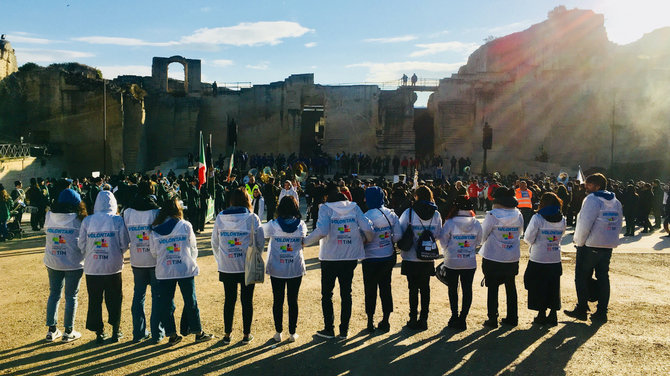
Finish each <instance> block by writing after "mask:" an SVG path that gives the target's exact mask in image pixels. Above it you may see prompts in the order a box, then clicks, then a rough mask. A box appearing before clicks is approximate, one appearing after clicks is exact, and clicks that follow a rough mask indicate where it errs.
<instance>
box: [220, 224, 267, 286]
mask: <svg viewBox="0 0 670 376" xmlns="http://www.w3.org/2000/svg"><path fill="white" fill-rule="evenodd" d="M252 226H253V228H254V232H255V240H256V244H258V245H259V248H262V247H263V245H264V244H265V238H264V235H263V228H262V227H261V220H260V219H259V218H258V216H257V215H256V214H254V213H239V214H223V213H219V215H218V216H217V217H216V221H215V222H214V228H213V229H212V251H213V253H214V258H215V259H216V263H217V264H218V270H219V271H220V272H223V273H244V263H245V261H246V258H247V249H248V248H249V245H250V244H251V227H252Z"/></svg>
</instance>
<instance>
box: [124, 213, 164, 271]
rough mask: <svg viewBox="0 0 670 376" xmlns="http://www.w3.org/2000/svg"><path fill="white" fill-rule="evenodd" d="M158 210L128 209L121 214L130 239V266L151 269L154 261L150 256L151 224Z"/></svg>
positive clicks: (154, 264) (154, 263)
mask: <svg viewBox="0 0 670 376" xmlns="http://www.w3.org/2000/svg"><path fill="white" fill-rule="evenodd" d="M159 211H160V209H153V210H135V209H132V208H128V209H126V210H125V211H124V212H123V220H124V222H125V223H126V229H127V230H128V238H129V239H130V265H132V266H134V267H136V268H152V267H154V266H156V259H155V258H154V256H152V255H151V252H150V250H149V245H150V241H151V224H152V223H153V222H154V219H156V216H157V215H158V212H159Z"/></svg>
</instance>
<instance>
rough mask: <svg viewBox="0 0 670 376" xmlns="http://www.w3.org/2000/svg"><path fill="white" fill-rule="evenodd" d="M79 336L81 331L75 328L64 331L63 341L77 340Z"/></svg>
mask: <svg viewBox="0 0 670 376" xmlns="http://www.w3.org/2000/svg"><path fill="white" fill-rule="evenodd" d="M79 338H81V333H79V332H78V331H76V330H72V331H70V333H68V332H65V333H64V334H63V342H72V341H76V340H78V339H79Z"/></svg>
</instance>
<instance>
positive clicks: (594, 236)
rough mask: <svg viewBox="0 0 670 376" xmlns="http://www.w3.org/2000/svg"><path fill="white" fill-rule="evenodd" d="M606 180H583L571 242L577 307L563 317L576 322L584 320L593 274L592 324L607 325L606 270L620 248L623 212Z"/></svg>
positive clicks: (602, 177) (600, 176) (597, 176)
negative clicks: (574, 249) (574, 255)
mask: <svg viewBox="0 0 670 376" xmlns="http://www.w3.org/2000/svg"><path fill="white" fill-rule="evenodd" d="M606 187H607V178H605V175H603V174H593V175H590V176H589V177H587V178H586V192H587V193H588V196H586V198H585V199H584V203H583V204H582V209H581V211H580V212H579V215H577V224H576V225H575V236H574V242H575V246H576V247H577V258H576V261H575V288H576V289H577V305H576V306H575V308H574V309H573V310H571V311H564V313H565V314H566V315H568V316H570V317H573V318H575V319H577V320H586V315H587V312H588V311H589V305H588V298H589V292H588V282H589V279H590V278H591V276H592V275H593V272H594V270H595V275H596V280H597V283H596V284H597V295H598V308H597V310H596V312H595V313H594V314H592V315H591V321H593V322H599V323H605V322H607V313H608V305H609V299H610V280H609V266H610V259H611V258H612V249H613V248H616V247H617V246H619V235H620V232H621V225H622V217H623V209H622V207H621V202H619V200H617V199H616V197H615V196H614V193H612V192H609V191H607V190H605V188H606Z"/></svg>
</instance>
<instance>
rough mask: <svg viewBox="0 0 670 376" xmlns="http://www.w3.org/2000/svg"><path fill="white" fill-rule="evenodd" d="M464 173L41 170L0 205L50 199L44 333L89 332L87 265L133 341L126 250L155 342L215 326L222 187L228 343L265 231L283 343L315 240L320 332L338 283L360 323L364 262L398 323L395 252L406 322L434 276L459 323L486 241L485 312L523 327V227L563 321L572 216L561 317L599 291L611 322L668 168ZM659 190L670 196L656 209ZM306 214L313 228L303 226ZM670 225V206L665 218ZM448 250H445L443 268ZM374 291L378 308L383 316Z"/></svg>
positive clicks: (531, 293) (92, 294)
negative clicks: (178, 297) (581, 175)
mask: <svg viewBox="0 0 670 376" xmlns="http://www.w3.org/2000/svg"><path fill="white" fill-rule="evenodd" d="M405 180H408V181H405ZM453 180H455V179H427V180H425V181H424V180H421V179H417V180H416V181H415V182H410V181H409V179H405V176H402V175H401V176H400V180H399V181H397V182H395V183H393V182H390V181H388V180H386V179H384V178H382V177H380V178H377V179H373V180H364V181H362V180H360V179H358V178H357V177H356V176H353V175H349V176H340V175H336V176H334V177H333V178H331V179H323V178H319V177H317V176H312V177H310V178H309V179H307V180H306V181H303V182H299V181H297V179H295V178H294V179H286V180H285V181H283V182H282V187H280V186H279V185H278V184H277V183H276V182H275V180H274V178H273V177H269V178H268V179H267V181H266V182H262V181H257V180H256V178H255V177H254V176H249V175H247V176H244V177H243V179H242V181H239V182H238V181H237V177H236V176H235V174H232V175H231V176H230V177H229V178H228V177H227V176H224V175H216V176H215V177H214V178H213V179H212V181H213V184H212V185H205V184H203V185H202V186H200V183H199V181H198V179H197V177H194V176H191V175H189V174H187V175H186V176H175V175H174V174H173V173H172V172H171V173H169V174H168V176H165V177H163V176H162V175H161V174H160V173H158V174H155V175H152V176H141V175H139V174H133V175H127V176H126V175H124V174H119V175H118V176H115V177H111V178H110V177H104V178H92V179H88V178H86V179H82V180H78V179H74V180H73V179H67V178H62V179H58V180H54V179H46V180H43V179H32V180H31V185H30V187H29V188H28V189H27V190H26V191H25V192H24V191H23V189H22V188H21V187H22V185H21V184H20V182H17V183H16V185H15V190H14V191H12V193H11V195H9V194H7V192H6V190H5V189H4V187H0V209H3V208H6V209H8V208H12V207H14V205H13V200H12V198H15V199H14V201H17V202H21V200H23V202H24V203H25V205H26V206H23V208H26V207H37V208H38V210H33V209H31V221H30V223H31V226H33V230H40V229H42V230H43V231H44V232H45V234H46V247H45V256H44V263H45V264H46V266H47V271H48V277H49V282H50V294H49V298H48V301H47V309H46V311H47V319H46V324H47V326H48V327H49V329H48V332H47V337H46V338H47V340H48V341H53V340H55V339H57V338H59V337H62V338H63V340H64V341H73V340H76V339H78V338H80V337H81V333H79V332H78V331H76V330H75V326H74V322H75V315H76V307H77V294H78V289H79V284H80V280H81V277H82V275H85V276H86V281H87V283H86V286H87V289H88V296H89V305H88V307H89V308H88V312H87V316H86V329H88V330H91V331H93V332H95V333H96V336H97V340H98V341H99V342H101V343H102V342H104V341H105V340H106V339H107V338H108V335H107V334H106V332H105V329H104V324H103V319H102V304H103V301H104V303H105V305H106V308H107V312H108V315H109V320H108V322H109V323H110V324H111V326H112V334H111V338H112V340H113V341H118V340H119V339H120V338H122V336H123V334H122V333H121V331H120V320H121V316H122V315H121V301H122V295H121V287H122V283H123V282H122V279H121V270H122V266H123V258H124V253H125V252H126V251H129V253H130V264H131V267H132V271H133V279H134V281H133V283H134V295H133V304H132V308H131V316H132V323H133V333H132V338H133V340H134V341H141V340H144V339H149V338H151V339H152V340H153V341H154V342H156V343H158V342H160V341H161V340H162V339H163V338H164V337H168V343H170V344H174V343H177V342H179V341H181V340H182V338H183V336H185V335H188V334H194V339H195V341H198V342H199V341H206V340H209V339H211V338H212V335H211V334H210V333H206V332H205V331H204V330H203V326H202V324H201V322H200V316H199V310H198V303H197V298H196V287H195V277H196V276H197V275H198V274H199V268H198V265H197V256H198V248H197V242H196V235H197V234H198V233H199V232H200V231H203V230H204V221H205V217H204V210H202V208H203V205H206V199H208V198H209V197H210V196H212V195H213V196H215V197H214V201H215V206H216V210H215V212H216V213H217V214H216V216H215V220H214V226H213V229H212V235H211V245H212V250H213V254H214V257H215V259H216V262H217V264H218V272H219V280H220V281H221V282H222V284H223V287H224V289H223V290H224V296H225V299H224V308H223V310H224V327H225V332H224V333H223V342H224V343H230V341H231V336H232V323H233V318H234V310H235V302H236V300H237V295H238V287H237V286H238V285H240V287H239V291H240V293H239V294H240V299H241V302H242V321H243V333H242V335H243V336H242V342H243V343H248V342H249V341H251V340H252V339H253V335H252V333H251V325H252V318H253V310H254V307H253V294H254V284H248V285H247V284H246V283H245V263H246V262H247V261H246V260H247V258H246V253H247V251H248V249H249V247H250V245H251V244H264V243H265V239H269V243H268V245H267V252H268V255H267V257H266V259H267V265H266V272H267V274H268V275H269V276H270V279H271V287H272V291H273V307H272V311H273V317H274V322H275V329H276V333H275V335H274V336H273V338H274V339H275V340H276V341H282V340H283V339H284V338H288V339H289V340H290V341H295V340H297V338H298V334H297V324H298V295H299V290H300V285H301V281H302V277H303V275H304V274H305V273H306V268H305V260H304V256H303V248H304V247H307V246H310V245H313V244H317V243H318V244H319V247H320V249H319V261H320V267H321V308H322V312H323V324H324V327H323V329H322V330H320V331H318V332H317V333H316V334H317V335H318V336H321V337H325V338H332V337H334V336H335V335H336V333H335V315H334V307H333V303H332V294H333V290H334V287H335V282H336V281H337V282H338V284H339V290H340V297H341V307H340V322H339V327H338V333H337V334H338V335H339V337H342V338H346V337H347V336H348V330H349V321H350V318H351V312H352V299H351V294H352V291H351V290H352V280H353V276H354V270H355V268H356V267H357V265H358V264H359V262H360V263H361V264H362V268H363V283H364V290H365V313H366V315H367V317H368V322H367V329H368V331H369V332H374V331H376V330H380V331H384V332H386V331H389V330H390V329H391V328H390V323H389V317H390V315H391V313H392V311H393V291H392V287H391V275H392V273H393V268H394V266H395V265H396V263H397V262H398V255H399V256H400V258H401V269H400V270H401V274H402V275H404V276H406V279H407V289H408V294H409V317H408V320H407V327H408V328H410V329H412V330H426V329H427V327H428V314H429V311H430V281H431V277H432V276H436V277H437V278H438V279H439V280H440V281H442V282H444V283H445V284H447V286H448V292H449V303H450V307H451V318H450V320H449V322H448V327H450V328H453V329H455V330H463V329H465V328H466V327H467V316H468V313H469V310H470V306H471V303H472V294H473V293H472V284H473V277H474V272H475V270H476V268H477V261H476V254H479V255H480V256H481V257H482V265H481V268H482V271H483V273H484V276H485V285H486V287H487V312H488V319H487V320H486V321H485V322H484V323H483V324H484V326H485V327H489V328H493V327H497V326H498V325H499V324H503V325H511V326H516V325H517V324H518V307H517V306H518V304H517V289H516V275H517V274H518V271H519V259H520V241H521V239H523V241H525V242H526V243H528V244H529V246H530V259H529V262H528V266H527V267H526V272H525V275H524V278H523V282H524V287H525V289H526V290H528V308H529V309H530V310H535V311H538V314H537V316H536V317H535V319H534V321H533V323H534V324H537V325H549V326H554V325H556V324H557V312H558V311H559V310H560V308H561V294H560V289H561V288H560V276H561V274H562V267H561V239H562V237H563V236H564V235H565V232H566V228H567V227H568V226H573V225H574V243H575V245H576V247H577V258H576V266H575V287H576V290H577V299H578V301H577V303H576V305H575V308H574V309H572V310H566V311H565V314H566V315H567V316H569V317H574V318H576V319H579V320H586V319H587V312H588V311H589V303H588V302H589V301H594V299H593V296H594V295H595V296H596V298H595V300H596V301H597V302H598V304H597V309H596V311H595V313H593V314H592V315H591V316H590V318H591V320H592V321H593V322H600V323H602V322H606V321H607V309H608V301H609V277H608V269H609V260H610V257H611V252H612V249H613V248H615V247H616V246H617V245H618V244H619V235H620V232H621V229H622V226H623V223H624V218H625V222H626V228H627V229H626V235H629V234H631V233H634V231H635V229H636V226H638V225H639V226H641V227H642V228H643V232H644V231H650V230H652V228H653V227H658V226H660V223H661V217H662V216H663V209H665V213H670V210H668V207H667V206H668V200H667V195H668V193H667V186H665V185H663V184H661V183H660V182H659V181H655V182H653V183H650V184H647V183H644V182H639V183H634V182H628V183H626V184H623V183H621V182H619V181H616V180H612V179H610V180H607V179H606V178H605V177H604V176H603V175H602V174H593V175H591V176H589V177H588V178H587V179H586V180H585V181H584V182H579V181H564V182H562V181H560V180H559V179H556V178H555V177H554V176H553V175H549V176H545V175H544V174H539V175H536V176H525V177H519V176H517V175H516V174H514V173H512V174H510V175H507V176H500V175H498V174H491V175H487V176H484V177H479V178H465V179H463V180H455V181H453ZM412 183H413V184H412ZM212 188H213V189H212ZM212 191H213V194H212ZM203 197H206V199H205V200H203ZM301 197H302V198H304V200H305V202H306V206H307V210H306V212H305V213H303V212H301V210H300V205H299V202H300V199H301ZM659 198H662V200H661V199H659ZM643 202H644V204H642V203H643ZM663 203H664V204H665V206H666V207H665V208H663V206H659V204H663ZM647 204H649V205H647ZM2 205H4V206H2ZM19 206H21V205H19ZM641 206H644V208H643V209H641V208H640V207H641ZM659 207H660V209H661V210H660V212H658V216H657V217H656V218H655V219H656V221H655V226H651V224H650V221H649V219H648V218H649V214H650V213H653V214H654V215H656V214H657V211H656V210H657V208H659ZM184 208H186V209H184ZM476 211H486V214H485V216H484V219H483V221H482V222H481V223H480V221H478V220H477V219H476V217H475V215H476ZM11 213H14V214H10V211H9V210H4V209H3V210H0V214H2V215H3V217H0V219H2V218H8V217H9V216H10V215H18V214H17V213H16V211H13V212H11ZM89 213H92V214H89ZM645 215H646V217H645ZM303 217H304V218H305V219H303ZM263 219H265V220H263ZM310 220H311V230H312V231H311V232H309V231H308V226H307V223H308V222H310ZM264 222H265V223H264ZM18 223H19V224H20V220H19V222H18ZM667 224H668V220H667V215H665V226H666V231H667V230H668V229H667ZM438 258H443V259H444V261H443V262H442V263H441V264H440V265H438V266H436V265H435V262H436V260H437V259H438ZM594 272H595V276H596V279H595V280H593V279H592V275H593V273H594ZM177 285H179V288H180V290H181V293H182V297H183V299H184V310H183V312H182V316H181V322H180V327H179V330H177V328H176V325H175V319H174V311H175V305H174V294H175V290H176V286H177ZM459 285H460V295H461V301H460V302H459ZM500 285H504V286H505V292H506V295H507V299H506V302H507V310H506V317H504V318H503V319H501V320H499V319H498V290H499V286H500ZM594 286H595V287H594ZM147 288H151V291H152V294H151V295H152V302H151V305H152V308H151V317H150V318H149V320H148V323H147V320H146V318H145V313H144V305H145V295H146V290H147ZM63 289H64V291H65V302H66V304H65V316H64V317H65V322H64V329H65V331H64V332H61V331H60V330H59V329H58V324H57V320H56V317H57V312H56V311H57V307H58V303H59V301H60V298H61V294H62V293H63ZM377 295H379V298H380V300H381V310H382V318H381V320H380V321H379V322H378V323H376V324H375V312H376V300H377ZM285 297H286V299H287V302H288V307H289V311H288V312H289V318H288V336H286V335H285V333H284V331H283V324H282V322H283V317H282V312H283V305H284V298H285ZM419 298H420V300H419ZM419 303H420V304H419ZM459 303H460V304H459ZM459 306H460V307H459Z"/></svg>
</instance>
